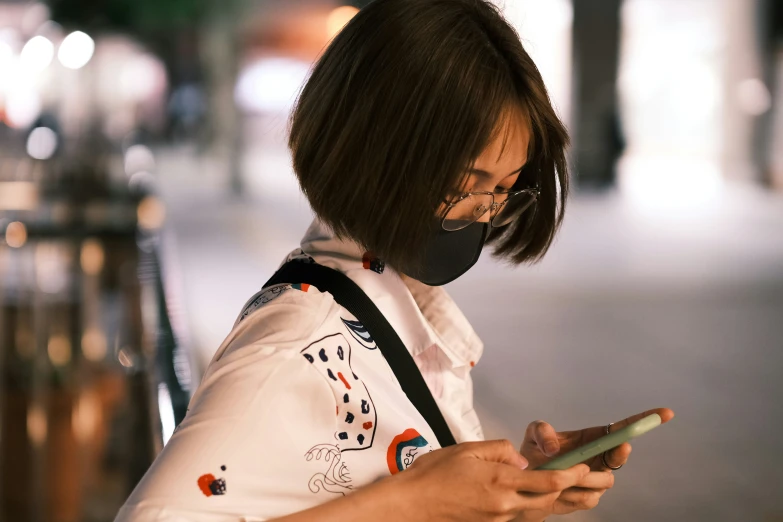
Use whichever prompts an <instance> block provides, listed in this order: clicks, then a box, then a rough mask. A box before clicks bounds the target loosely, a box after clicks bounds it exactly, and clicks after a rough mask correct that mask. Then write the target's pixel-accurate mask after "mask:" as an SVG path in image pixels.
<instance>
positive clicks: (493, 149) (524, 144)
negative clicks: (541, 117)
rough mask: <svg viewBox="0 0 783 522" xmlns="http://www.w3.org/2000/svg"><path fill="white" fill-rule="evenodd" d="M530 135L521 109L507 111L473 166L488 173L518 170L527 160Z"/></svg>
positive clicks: (527, 122)
mask: <svg viewBox="0 0 783 522" xmlns="http://www.w3.org/2000/svg"><path fill="white" fill-rule="evenodd" d="M531 133H532V129H531V125H530V119H529V118H528V117H527V115H526V114H525V113H524V112H523V111H522V110H521V109H507V110H506V111H504V113H503V115H502V117H501V118H500V121H499V122H498V126H497V130H496V131H495V132H494V133H493V136H492V138H491V139H490V141H489V143H488V144H487V146H486V147H485V148H484V150H483V151H481V154H479V156H478V157H477V158H476V161H475V162H474V165H473V166H474V167H475V168H478V169H482V170H487V171H490V172H494V171H496V170H498V171H502V172H506V173H508V172H512V171H514V170H516V169H518V168H520V167H521V166H522V165H524V164H525V163H526V162H527V159H528V157H527V156H528V149H529V145H530V139H531ZM504 169H505V170H504Z"/></svg>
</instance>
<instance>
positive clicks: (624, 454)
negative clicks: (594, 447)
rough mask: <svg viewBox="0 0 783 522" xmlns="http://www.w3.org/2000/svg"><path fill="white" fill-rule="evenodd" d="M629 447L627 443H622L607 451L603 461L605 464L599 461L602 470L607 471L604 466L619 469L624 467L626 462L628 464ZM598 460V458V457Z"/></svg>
mask: <svg viewBox="0 0 783 522" xmlns="http://www.w3.org/2000/svg"><path fill="white" fill-rule="evenodd" d="M632 449H633V448H631V445H630V444H628V443H627V442H623V443H622V444H620V445H619V446H617V447H616V448H614V449H612V450H609V451H607V452H606V454H605V456H604V459H603V460H606V462H603V460H602V461H601V464H602V467H603V469H604V470H609V469H610V468H608V467H606V465H605V464H609V466H611V467H613V468H617V467H620V466H622V465H624V464H625V463H626V462H628V457H630V456H631V450H632ZM599 458H600V457H599Z"/></svg>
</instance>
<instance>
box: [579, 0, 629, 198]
mask: <svg viewBox="0 0 783 522" xmlns="http://www.w3.org/2000/svg"><path fill="white" fill-rule="evenodd" d="M621 3H622V0H573V7H574V18H573V117H572V125H571V136H572V141H573V146H572V154H573V157H572V160H573V167H574V171H575V172H576V181H577V184H578V186H580V187H583V188H584V187H591V188H604V187H608V186H610V185H612V184H613V183H614V181H615V171H614V165H615V161H616V160H617V158H618V157H619V156H620V155H621V154H622V150H623V148H624V139H623V137H622V132H621V129H620V119H619V114H618V98H617V68H618V61H619V55H620V4H621Z"/></svg>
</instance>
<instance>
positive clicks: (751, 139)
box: [721, 0, 769, 182]
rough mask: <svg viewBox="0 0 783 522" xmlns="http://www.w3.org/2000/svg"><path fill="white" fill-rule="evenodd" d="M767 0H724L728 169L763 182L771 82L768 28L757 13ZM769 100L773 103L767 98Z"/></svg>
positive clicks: (729, 175)
mask: <svg viewBox="0 0 783 522" xmlns="http://www.w3.org/2000/svg"><path fill="white" fill-rule="evenodd" d="M765 3H766V2H765V0H724V1H723V2H722V4H721V5H723V9H724V11H723V19H724V35H725V42H724V49H725V55H724V70H723V85H724V92H725V96H726V100H725V103H724V110H723V140H722V147H721V151H722V158H721V160H722V161H721V163H722V170H723V172H724V175H725V177H726V179H728V180H732V181H744V182H759V181H760V180H761V179H762V178H763V175H762V171H763V166H762V165H763V164H764V163H765V162H766V160H765V159H763V158H762V157H763V156H764V155H765V153H764V152H763V149H764V146H763V145H762V144H761V143H760V142H761V141H762V140H763V139H764V131H763V128H764V125H765V121H766V118H765V117H764V115H765V114H766V113H767V112H768V111H769V107H768V106H767V107H766V108H765V107H764V105H765V103H764V91H765V90H766V93H767V96H769V91H768V86H769V83H768V81H765V74H764V71H763V67H762V45H761V39H762V37H761V33H762V28H761V24H759V23H758V22H759V20H758V18H757V16H758V13H760V12H761V11H762V9H763V4H765ZM767 103H768V102H767Z"/></svg>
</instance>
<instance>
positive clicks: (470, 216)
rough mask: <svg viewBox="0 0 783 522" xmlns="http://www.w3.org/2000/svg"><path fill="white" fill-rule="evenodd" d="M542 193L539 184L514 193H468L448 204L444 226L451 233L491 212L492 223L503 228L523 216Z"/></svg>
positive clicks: (442, 224)
mask: <svg viewBox="0 0 783 522" xmlns="http://www.w3.org/2000/svg"><path fill="white" fill-rule="evenodd" d="M539 196H541V190H540V188H539V187H538V186H535V187H532V188H528V189H523V190H517V191H513V192H511V191H510V192H466V193H465V194H462V195H461V196H460V197H458V198H457V199H455V200H454V201H452V202H450V203H447V209H446V215H445V216H444V218H443V222H442V223H441V226H442V227H443V230H446V231H449V232H455V231H457V230H462V229H463V228H465V227H467V226H468V225H470V224H472V223H475V222H476V221H478V220H479V219H481V218H482V217H483V216H484V215H485V214H486V213H487V212H489V213H490V214H489V215H490V220H489V222H490V224H491V225H492V226H493V227H495V228H497V227H502V226H505V225H508V224H509V223H511V222H512V221H514V220H516V219H518V218H519V217H521V216H522V214H524V213H525V211H527V209H529V208H530V207H532V206H533V205H534V204H535V203H536V201H537V200H538V198H539Z"/></svg>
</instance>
